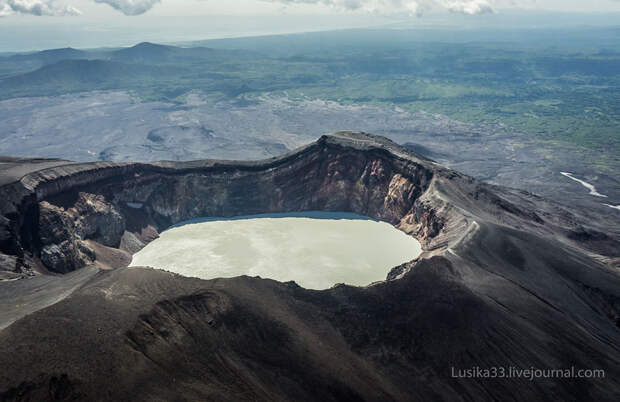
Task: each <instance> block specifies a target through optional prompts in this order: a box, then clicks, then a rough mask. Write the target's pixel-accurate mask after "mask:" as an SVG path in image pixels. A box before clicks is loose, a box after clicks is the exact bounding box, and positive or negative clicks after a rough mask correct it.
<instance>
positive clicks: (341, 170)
mask: <svg viewBox="0 0 620 402" xmlns="http://www.w3.org/2000/svg"><path fill="white" fill-rule="evenodd" d="M24 163H28V161H24ZM25 166H26V169H31V170H32V173H29V174H26V175H25V176H24V177H22V178H21V179H20V180H19V181H11V180H5V182H6V184H4V185H3V186H2V187H0V192H2V198H1V199H2V200H3V201H2V203H1V204H0V207H1V208H2V210H1V212H2V216H3V218H2V222H1V226H0V235H1V236H0V250H1V252H2V253H3V255H2V258H1V259H0V261H1V262H2V269H3V270H4V272H5V275H6V276H7V277H11V278H13V279H14V280H12V281H9V282H3V283H2V284H1V285H2V286H3V290H4V291H3V293H0V295H1V296H2V297H3V298H4V299H5V300H3V301H2V303H3V304H6V303H7V302H6V299H7V298H8V299H15V298H17V297H19V298H20V303H23V305H24V306H25V307H24V309H21V310H20V309H13V310H12V312H11V311H9V313H8V314H7V313H5V314H3V316H2V317H3V319H9V320H11V321H13V320H14V322H12V323H11V324H10V325H8V326H5V328H4V329H2V330H1V331H0V366H2V367H11V369H10V370H5V371H3V372H2V373H0V392H1V393H0V395H1V396H2V398H3V399H4V400H63V399H64V400H102V401H103V400H144V401H150V400H230V401H239V400H265V401H267V400H270V401H271V400H317V401H318V400H321V401H325V400H333V401H342V400H372V401H384V400H403V401H404V400H412V399H413V400H430V399H436V400H489V401H491V400H521V399H528V400H532V401H544V400H552V399H553V400H580V401H581V400H601V401H612V400H614V399H615V398H616V396H617V395H618V390H619V389H620V382H619V380H618V379H619V378H620V350H619V346H618V345H620V331H619V328H620V327H619V326H620V321H619V311H620V310H619V308H620V274H619V273H618V268H619V266H618V262H619V258H620V254H618V250H620V222H619V221H618V220H617V219H613V218H610V215H609V214H602V213H599V212H597V211H594V210H591V211H589V210H584V209H579V208H570V207H567V206H563V205H561V204H558V203H555V202H553V201H549V200H547V199H544V198H541V197H539V196H536V195H533V194H531V193H528V192H525V191H521V190H515V189H510V188H506V187H499V186H494V185H489V184H485V183H484V182H481V181H478V180H476V179H474V178H472V177H470V176H467V175H464V174H461V173H458V172H456V171H454V170H451V169H448V168H445V167H443V166H441V165H439V164H437V163H435V162H433V161H431V160H429V159H427V158H425V157H423V156H421V155H418V154H416V153H414V152H412V151H410V150H408V149H406V148H403V147H401V146H399V145H398V144H396V143H394V142H391V141H389V140H387V139H385V138H382V137H378V136H372V135H369V134H363V133H355V132H340V133H336V134H333V135H329V136H323V137H321V138H320V139H319V140H318V141H316V142H313V143H310V144H309V145H307V146H304V147H302V148H300V149H297V150H295V151H294V152H291V153H288V154H286V155H284V156H281V157H278V158H271V159H267V160H263V161H259V162H224V161H213V160H203V161H194V162H158V163H149V164H146V163H110V162H95V163H81V164H76V163H65V164H62V163H61V164H60V165H58V166H56V167H50V168H47V169H44V170H37V169H36V166H35V164H32V163H30V165H25ZM13 172H15V170H13ZM207 195H208V196H207ZM128 203H132V205H133V206H128V205H129V204H128ZM138 205H140V207H139V208H136V207H137V206H138ZM310 210H318V211H348V212H353V213H357V214H360V215H365V216H369V217H372V218H375V219H379V220H382V221H385V222H388V223H390V224H392V225H393V226H395V227H396V228H398V229H400V230H401V231H403V232H405V233H407V234H409V235H411V236H413V237H415V238H416V239H417V240H418V241H419V242H420V244H421V245H422V250H423V252H422V254H421V255H420V257H418V258H417V259H416V260H414V261H411V262H409V263H406V264H403V265H402V266H399V267H395V268H394V269H393V270H391V271H390V272H389V273H388V275H387V278H386V280H385V281H383V282H380V283H378V284H374V285H371V286H367V287H352V286H346V285H339V286H335V287H333V288H330V289H327V290H323V291H313V290H307V289H304V288H302V287H300V286H299V285H297V284H296V283H294V282H288V283H281V282H276V281H273V280H269V279H261V278H252V277H238V278H231V279H214V280H201V279H195V278H187V277H182V276H178V275H174V274H171V273H166V272H163V271H159V270H154V269H150V268H131V269H127V268H123V266H126V265H127V264H129V261H130V258H127V256H130V255H131V253H133V252H135V251H136V250H139V249H140V248H141V247H143V246H144V245H145V244H148V243H149V242H150V241H152V240H153V239H154V238H155V237H156V236H157V233H158V232H161V231H162V230H164V229H165V228H167V227H169V226H171V225H173V224H175V223H177V222H181V221H184V220H187V219H192V218H196V217H201V216H238V215H246V214H256V213H277V212H287V211H288V212H292V211H310ZM610 210H611V209H610ZM611 211H612V212H613V210H611ZM85 267H89V268H86V269H88V270H90V271H83V270H84V269H85ZM81 270H82V271H81ZM67 271H72V272H74V273H75V272H85V274H83V275H79V276H74V274H69V275H70V276H69V277H67V276H65V277H60V278H61V279H64V278H70V280H67V281H66V285H65V286H64V287H63V286H62V282H60V281H54V282H55V283H54V284H53V286H54V287H56V289H58V290H57V291H55V293H56V296H55V299H53V300H52V299H51V298H50V299H49V300H51V301H49V302H45V300H41V299H44V298H45V297H46V296H45V295H41V298H40V299H36V300H34V299H32V300H30V299H29V298H28V297H26V294H25V292H26V293H27V292H28V290H27V287H25V286H21V285H20V283H24V282H23V281H30V280H32V279H22V280H15V277H20V276H22V277H26V276H29V275H34V276H35V277H37V278H40V277H41V276H40V275H42V274H46V273H47V274H50V273H54V272H67ZM35 279H36V278H35ZM25 283H27V282H25ZM79 283H81V285H79ZM76 284H78V286H77V287H76ZM65 291H66V293H67V294H64V295H63V296H64V298H62V300H58V298H59V297H58V294H61V292H65ZM46 305H47V307H45V306H46ZM26 314H27V315H26ZM7 317H8V318H7ZM472 367H486V368H491V367H505V368H509V367H517V368H530V367H533V368H540V369H547V368H556V369H563V368H568V369H570V367H576V368H578V369H591V370H603V371H604V372H605V377H604V378H587V379H586V378H543V379H536V380H534V381H531V380H529V379H524V378H496V379H493V380H490V379H488V378H487V379H485V378H462V377H458V376H454V375H452V373H454V371H453V370H466V369H469V368H472ZM138 390H139V391H138Z"/></svg>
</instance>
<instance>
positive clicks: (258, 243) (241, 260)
mask: <svg viewBox="0 0 620 402" xmlns="http://www.w3.org/2000/svg"><path fill="white" fill-rule="evenodd" d="M420 252H421V248H420V244H419V243H418V241H417V240H415V239H414V238H412V237H411V236H408V235H406V234H405V233H403V232H401V231H399V230H397V229H395V228H394V227H392V226H391V225H389V224H387V223H384V222H378V221H375V220H371V219H369V218H365V217H362V216H359V215H354V214H345V213H320V212H312V213H301V214H294V215H291V214H287V215H279V214H274V215H256V216H249V217H239V218H232V219H214V218H210V219H203V220H194V221H190V222H185V223H181V224H178V225H175V226H173V227H172V228H170V229H168V230H166V231H164V232H163V233H162V234H161V236H160V238H159V239H157V240H155V241H153V242H151V243H150V244H148V245H147V246H146V247H145V248H144V249H142V250H141V251H139V252H138V253H136V254H135V255H134V257H133V261H132V263H131V266H150V267H153V268H159V269H165V270H167V271H171V272H176V273H178V274H181V275H184V276H190V277H198V278H202V279H213V278H230V277H234V276H240V275H249V276H260V277H263V278H271V279H275V280H278V281H283V282H284V281H291V280H292V281H295V282H297V283H298V284H299V285H300V286H303V287H305V288H309V289H326V288H329V287H331V286H333V285H334V284H337V283H346V284H349V285H357V286H365V285H368V284H370V283H372V282H376V281H382V280H385V278H386V275H387V273H388V272H389V270H390V269H391V268H393V267H395V266H397V265H400V264H402V263H404V262H408V261H411V260H412V259H414V258H415V257H417V256H418V255H419V254H420Z"/></svg>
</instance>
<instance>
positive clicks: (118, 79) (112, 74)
mask: <svg viewBox="0 0 620 402" xmlns="http://www.w3.org/2000/svg"><path fill="white" fill-rule="evenodd" d="M165 71H166V70H165V69H164V68H160V67H156V66H144V65H139V64H127V63H119V62H116V61H109V60H63V61H59V62H57V63H54V64H50V65H46V66H43V67H41V68H39V69H37V70H35V71H32V72H29V73H25V74H19V75H14V76H10V77H8V78H5V79H3V80H1V81H0V92H1V93H2V95H3V96H2V97H9V96H33V95H42V94H46V95H47V94H54V93H56V92H58V93H67V92H75V91H81V90H94V89H111V88H120V87H123V86H126V85H127V84H128V83H131V84H135V83H136V82H142V81H148V80H152V79H153V77H155V76H158V75H161V74H163V73H164V72H165Z"/></svg>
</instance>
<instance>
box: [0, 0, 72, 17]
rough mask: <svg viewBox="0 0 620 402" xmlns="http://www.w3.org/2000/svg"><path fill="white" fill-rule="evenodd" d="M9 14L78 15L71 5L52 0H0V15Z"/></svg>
mask: <svg viewBox="0 0 620 402" xmlns="http://www.w3.org/2000/svg"><path fill="white" fill-rule="evenodd" d="M10 14H32V15H80V14H82V13H81V12H80V10H78V9H77V8H75V7H72V6H60V5H57V4H56V3H55V2H54V0H0V17H2V16H7V15H10Z"/></svg>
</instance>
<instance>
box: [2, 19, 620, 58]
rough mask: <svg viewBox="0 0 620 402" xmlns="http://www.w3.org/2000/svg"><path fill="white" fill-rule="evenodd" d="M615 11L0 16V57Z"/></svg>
mask: <svg viewBox="0 0 620 402" xmlns="http://www.w3.org/2000/svg"><path fill="white" fill-rule="evenodd" d="M619 19H620V12H619V13H565V12H553V13H550V12H548V11H536V10H529V11H527V10H525V11H524V10H505V11H501V12H498V13H496V14H481V15H463V14H455V13H445V12H436V13H430V14H426V15H424V16H423V17H419V18H418V17H407V16H402V15H401V16H397V15H391V16H390V15H377V14H375V15H370V14H362V15H360V14H353V13H350V14H343V13H340V14H333V15H254V16H252V15H227V16H215V15H213V16H194V17H177V16H160V15H156V16H150V15H140V16H135V17H131V16H124V15H122V14H118V15H116V16H115V17H114V18H91V17H87V16H80V17H79V18H74V17H58V16H46V17H38V16H31V15H15V16H10V17H5V18H0V37H2V38H3V39H4V40H3V41H2V42H0V53H15V52H30V51H38V50H46V49H56V48H65V47H73V48H81V49H89V48H98V47H125V46H132V45H135V44H136V43H140V42H145V41H148V42H157V43H167V44H179V43H183V42H191V41H199V40H208V39H220V38H237V37H252V36H264V35H278V34H295V33H305V32H319V31H333V30H346V29H363V28H387V29H394V28H398V29H424V30H429V29H430V30H480V29H489V30H503V31H509V30H525V29H541V28H543V29H544V28H549V29H552V28H567V27H572V28H575V27H591V28H596V27H604V26H618V25H620V24H619V23H618V22H617V21H618V20H619Z"/></svg>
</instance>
